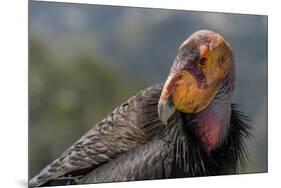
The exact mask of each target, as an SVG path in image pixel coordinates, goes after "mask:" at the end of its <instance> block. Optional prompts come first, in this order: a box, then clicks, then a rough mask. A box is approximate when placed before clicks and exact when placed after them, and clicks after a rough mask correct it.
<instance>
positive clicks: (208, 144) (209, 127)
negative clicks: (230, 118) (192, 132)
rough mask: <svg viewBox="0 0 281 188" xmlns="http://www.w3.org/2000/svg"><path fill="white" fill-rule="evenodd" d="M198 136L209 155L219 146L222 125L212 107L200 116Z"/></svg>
mask: <svg viewBox="0 0 281 188" xmlns="http://www.w3.org/2000/svg"><path fill="white" fill-rule="evenodd" d="M197 122H198V124H197V134H198V135H199V137H200V138H201V141H202V143H203V145H204V147H205V149H206V151H207V152H208V153H209V152H211V151H212V150H214V149H216V147H217V146H218V145H219V141H220V134H221V130H222V126H223V125H222V123H221V121H220V119H219V117H218V116H217V114H216V113H215V111H214V110H213V109H212V107H211V106H209V107H207V108H206V109H204V110H203V111H202V112H200V113H199V114H198V121H197Z"/></svg>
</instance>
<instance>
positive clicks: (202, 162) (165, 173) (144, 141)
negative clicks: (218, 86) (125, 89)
mask: <svg viewBox="0 0 281 188" xmlns="http://www.w3.org/2000/svg"><path fill="white" fill-rule="evenodd" d="M162 87H163V86H162V85H157V86H153V87H150V88H148V89H145V90H143V91H141V92H140V93H139V94H137V95H136V96H134V97H132V98H130V99H129V100H128V101H127V102H126V103H124V104H122V105H121V106H120V107H118V108H117V109H116V110H115V111H114V112H113V113H112V114H111V115H109V116H108V117H107V118H105V119H104V120H103V121H102V122H101V123H99V124H97V125H96V127H94V128H93V129H92V130H90V131H89V132H88V134H86V136H83V137H82V139H81V140H80V141H78V142H77V143H76V144H74V145H73V146H72V147H71V148H70V149H68V150H67V151H66V152H65V153H64V154H63V155H62V156H61V157H60V158H59V159H57V160H56V161H55V162H53V163H52V164H51V165H49V166H48V167H47V168H46V169H47V171H46V169H44V170H43V171H42V172H41V173H40V174H39V176H37V177H35V179H33V180H32V181H31V182H30V183H31V184H30V186H37V185H44V186H47V185H67V184H77V183H78V184H83V183H99V182H116V181H132V180H147V179H162V178H178V177H189V176H206V175H220V174H232V173H236V172H237V170H238V167H239V163H241V164H242V167H243V165H244V164H245V160H246V159H247V151H246V145H245V142H244V141H245V138H248V137H249V136H250V128H249V126H248V124H247V122H248V120H247V117H246V116H245V115H244V114H243V113H242V112H240V111H239V110H238V109H237V107H236V105H232V115H231V126H230V130H229V135H228V137H227V139H226V140H225V142H224V143H223V144H222V146H221V147H219V148H217V149H216V150H214V151H212V152H211V153H210V154H208V153H206V151H205V150H204V149H203V147H202V144H201V143H200V140H199V139H198V137H197V136H196V135H194V130H193V129H194V127H196V115H191V114H190V115H189V114H184V113H181V112H177V113H175V114H174V116H173V117H172V118H171V120H170V122H169V125H168V126H165V125H163V124H162V123H161V121H160V120H159V118H158V114H157V104H158V100H159V97H160V94H161V91H162ZM136 109H138V110H136ZM129 112H130V113H132V114H131V115H132V117H126V118H125V117H123V118H125V119H127V120H128V119H130V118H131V119H132V122H134V124H123V125H122V127H123V129H114V128H110V126H111V125H112V126H115V124H116V123H117V122H118V123H121V122H120V119H119V120H118V121H117V119H116V118H117V116H120V117H122V116H125V114H128V113H129ZM135 115H136V116H135ZM134 118H135V119H134ZM133 119H134V120H133ZM105 122H107V123H105ZM104 126H108V127H104ZM132 127H133V128H132ZM127 128H128V130H127V131H125V132H122V131H124V130H125V129H127ZM135 129H136V130H138V131H134V130H135ZM107 131H108V132H107ZM97 132H99V133H101V132H104V134H103V135H104V136H102V135H99V136H100V137H95V133H97ZM121 132H122V133H121ZM138 132H139V133H138ZM125 133H126V134H127V136H126V137H125V138H122V139H124V140H126V141H130V142H129V144H128V143H126V144H125V143H124V144H121V143H122V142H121V141H120V142H116V140H115V139H114V137H112V138H111V137H107V136H106V135H111V134H115V135H116V134H117V135H118V134H123V135H125ZM140 135H141V136H140ZM85 138H87V139H90V141H88V142H85ZM98 138H100V140H99V139H98ZM120 139H121V138H120ZM83 140H84V142H83ZM93 142H94V143H93ZM88 143H92V144H94V146H96V148H95V150H94V148H93V147H92V150H91V151H92V153H91V151H90V150H89V151H88V153H87V152H86V151H85V152H84V153H79V152H82V151H84V150H85V149H87V148H88V147H89V146H88ZM118 144H120V147H118V146H119V145H118ZM102 145H105V146H102ZM122 145H124V146H123V147H122ZM106 146H108V148H107V149H104V150H103V149H102V148H103V147H106ZM97 148H98V149H97ZM113 151H114V152H113ZM85 156H87V157H85ZM88 157H91V158H88ZM66 159H67V161H65V160H66ZM88 160H92V161H93V162H92V164H91V161H88ZM67 163H70V164H73V166H74V167H72V169H75V167H76V169H75V170H72V169H71V171H68V170H67V165H66V164H67ZM84 163H87V164H89V165H88V166H87V167H86V168H81V166H82V165H81V164H84ZM75 165H77V166H75ZM58 169H62V171H61V172H62V173H61V174H60V175H57V176H56V173H57V172H58V171H60V170H58ZM46 172H48V173H46ZM46 174H47V175H46ZM50 177H51V178H50Z"/></svg>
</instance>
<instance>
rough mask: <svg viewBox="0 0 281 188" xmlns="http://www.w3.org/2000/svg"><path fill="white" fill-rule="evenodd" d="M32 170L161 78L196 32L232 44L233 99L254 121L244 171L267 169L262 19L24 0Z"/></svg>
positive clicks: (265, 43)
mask: <svg viewBox="0 0 281 188" xmlns="http://www.w3.org/2000/svg"><path fill="white" fill-rule="evenodd" d="M29 26H30V49H29V53H30V56H29V58H30V59H29V60H30V62H29V64H30V72H29V77H30V80H29V89H30V93H29V102H30V105H29V107H30V113H29V118H30V123H29V124H30V130H29V137H30V145H29V148H30V161H29V169H30V175H31V176H33V175H34V174H35V173H37V172H38V171H39V170H40V169H41V168H43V167H44V166H45V165H46V164H48V163H49V162H51V161H52V160H53V159H55V158H56V157H58V155H59V154H61V153H62V152H63V151H64V150H65V149H67V147H68V146H70V145H71V144H72V143H73V142H74V141H76V140H77V139H78V138H79V137H80V136H82V135H83V134H84V133H85V132H86V131H87V130H88V129H90V128H91V127H92V126H94V124H95V123H96V122H98V121H99V120H101V119H102V118H103V117H104V116H106V115H107V114H109V113H110V112H111V111H112V110H113V109H114V108H115V107H116V106H118V105H120V104H121V103H122V102H123V101H124V100H126V99H127V98H128V97H129V96H131V95H134V94H135V93H137V92H138V91H139V90H141V89H143V88H145V87H148V86H150V85H154V84H157V83H161V82H164V81H165V79H166V76H167V74H168V71H169V68H170V66H171V65H172V63H173V59H174V57H175V54H176V50H177V48H178V47H179V45H180V44H181V42H182V41H183V40H184V39H185V38H186V37H187V36H189V35H190V34H191V33H193V32H195V31H197V30H199V29H209V30H214V31H216V32H218V33H220V34H221V35H223V36H224V38H225V39H226V40H227V41H228V42H229V43H230V45H231V47H232V49H233V52H234V56H235V61H236V87H235V93H234V96H233V102H235V103H238V104H240V105H241V107H242V109H243V111H244V112H245V113H246V114H247V115H248V116H249V117H250V119H251V120H252V122H251V125H252V127H253V135H254V137H253V138H252V139H250V140H248V141H247V146H248V148H249V154H250V155H249V159H250V160H249V163H248V168H247V169H246V172H247V173H250V172H265V171H267V17H266V16H256V15H243V14H223V13H211V12H195V11H176V10H160V9H143V8H128V7H113V6H100V5H79V4H66V3H50V2H36V1H31V2H30V15H29Z"/></svg>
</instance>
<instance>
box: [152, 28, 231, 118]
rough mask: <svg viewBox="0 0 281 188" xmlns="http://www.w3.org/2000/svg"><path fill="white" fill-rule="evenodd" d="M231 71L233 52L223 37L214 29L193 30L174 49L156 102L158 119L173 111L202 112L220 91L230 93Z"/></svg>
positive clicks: (171, 113) (170, 114) (168, 115)
mask: <svg viewBox="0 0 281 188" xmlns="http://www.w3.org/2000/svg"><path fill="white" fill-rule="evenodd" d="M233 72H234V61H233V55H232V51H231V49H230V46H229V45H228V43H227V42H226V41H225V40H224V38H223V37H222V36H221V35H219V34H217V33H215V32H213V31H208V30H200V31H197V32H195V33H194V34H192V35H191V36H190V37H189V38H187V39H186V40H185V41H184V42H183V43H182V44H181V46H180V47H179V49H178V51H177V55H176V58H175V60H174V63H173V66H172V68H171V70H170V74H169V76H168V78H167V80H166V82H165V85H164V87H163V90H162V94H161V97H160V100H159V104H158V114H159V118H160V120H161V121H162V122H163V123H164V124H167V121H168V119H169V118H170V117H171V116H172V115H173V113H174V112H175V111H176V110H178V111H181V112H184V113H198V112H201V111H202V110H204V109H205V108H206V107H207V106H208V105H209V104H210V103H211V102H212V101H213V99H214V98H215V97H216V95H220V94H221V90H224V91H223V92H224V95H229V94H231V93H232V90H233V87H234V83H233V82H234V81H233V79H232V77H233V75H234V73H233ZM230 78H231V79H230ZM230 82H231V83H230ZM226 86H227V87H226ZM225 88H226V89H225Z"/></svg>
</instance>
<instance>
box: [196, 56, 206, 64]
mask: <svg viewBox="0 0 281 188" xmlns="http://www.w3.org/2000/svg"><path fill="white" fill-rule="evenodd" d="M198 63H199V65H202V66H203V65H206V64H207V58H205V57H202V58H200V59H199V61H198Z"/></svg>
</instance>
